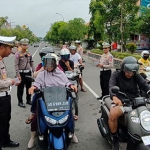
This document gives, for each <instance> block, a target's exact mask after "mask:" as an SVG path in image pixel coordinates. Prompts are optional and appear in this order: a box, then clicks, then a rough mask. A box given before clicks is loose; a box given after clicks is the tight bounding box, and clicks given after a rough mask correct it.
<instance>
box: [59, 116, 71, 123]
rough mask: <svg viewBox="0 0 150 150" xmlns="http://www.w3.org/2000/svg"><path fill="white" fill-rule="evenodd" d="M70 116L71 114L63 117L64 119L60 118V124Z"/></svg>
mask: <svg viewBox="0 0 150 150" xmlns="http://www.w3.org/2000/svg"><path fill="white" fill-rule="evenodd" d="M68 117H69V115H67V116H65V117H63V118H62V119H60V120H58V123H59V124H63V123H64V122H66V121H67V119H68Z"/></svg>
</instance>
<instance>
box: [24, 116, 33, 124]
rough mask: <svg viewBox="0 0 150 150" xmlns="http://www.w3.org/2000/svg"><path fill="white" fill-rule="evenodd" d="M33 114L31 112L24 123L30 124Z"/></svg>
mask: <svg viewBox="0 0 150 150" xmlns="http://www.w3.org/2000/svg"><path fill="white" fill-rule="evenodd" d="M33 117H34V115H33V114H32V115H31V116H30V117H28V118H27V119H26V121H25V123H26V124H30V123H31V122H32V120H33Z"/></svg>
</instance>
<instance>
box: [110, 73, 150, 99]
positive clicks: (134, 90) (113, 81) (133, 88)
mask: <svg viewBox="0 0 150 150" xmlns="http://www.w3.org/2000/svg"><path fill="white" fill-rule="evenodd" d="M113 86H118V87H119V88H120V91H121V92H123V93H125V94H126V95H127V96H128V98H135V97H139V91H140V90H139V89H141V90H143V91H144V92H146V93H147V92H148V91H149V90H150V87H149V85H148V84H147V83H146V81H145V80H144V79H143V77H142V76H141V75H140V74H135V75H134V76H133V77H132V78H130V79H128V78H126V77H125V75H124V72H123V71H115V72H113V73H112V75H111V77H110V80H109V92H110V97H111V98H112V96H113V95H115V93H112V91H111V88H112V87H113Z"/></svg>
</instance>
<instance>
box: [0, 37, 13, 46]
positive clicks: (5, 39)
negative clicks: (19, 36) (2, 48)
mask: <svg viewBox="0 0 150 150" xmlns="http://www.w3.org/2000/svg"><path fill="white" fill-rule="evenodd" d="M15 39H16V36H13V37H7V36H0V43H2V44H5V45H9V46H14V45H15Z"/></svg>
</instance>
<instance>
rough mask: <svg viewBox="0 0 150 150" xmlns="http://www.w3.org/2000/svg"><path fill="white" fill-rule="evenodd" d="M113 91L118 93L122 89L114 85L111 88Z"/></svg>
mask: <svg viewBox="0 0 150 150" xmlns="http://www.w3.org/2000/svg"><path fill="white" fill-rule="evenodd" d="M111 91H112V93H114V94H117V93H118V92H119V91H120V88H119V87H118V86H114V87H112V88H111Z"/></svg>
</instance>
